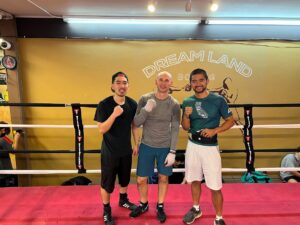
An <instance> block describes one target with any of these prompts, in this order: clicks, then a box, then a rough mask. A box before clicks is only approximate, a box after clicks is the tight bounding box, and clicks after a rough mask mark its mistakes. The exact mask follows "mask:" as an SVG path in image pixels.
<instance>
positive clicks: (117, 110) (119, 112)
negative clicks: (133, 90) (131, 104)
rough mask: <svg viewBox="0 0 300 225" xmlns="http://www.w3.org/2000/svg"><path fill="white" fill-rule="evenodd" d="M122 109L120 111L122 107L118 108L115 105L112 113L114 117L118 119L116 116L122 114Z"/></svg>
mask: <svg viewBox="0 0 300 225" xmlns="http://www.w3.org/2000/svg"><path fill="white" fill-rule="evenodd" d="M123 111H124V110H123V109H122V107H121V106H119V105H117V106H116V107H115V108H114V112H113V114H114V115H115V116H116V117H118V116H120V115H121V114H122V113H123Z"/></svg>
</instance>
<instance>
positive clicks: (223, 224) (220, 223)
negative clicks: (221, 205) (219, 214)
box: [215, 219, 226, 225]
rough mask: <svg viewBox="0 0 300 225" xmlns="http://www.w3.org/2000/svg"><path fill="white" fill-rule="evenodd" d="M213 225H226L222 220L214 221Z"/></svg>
mask: <svg viewBox="0 0 300 225" xmlns="http://www.w3.org/2000/svg"><path fill="white" fill-rule="evenodd" d="M215 225H226V223H225V221H224V220H223V219H219V220H217V219H216V220H215Z"/></svg>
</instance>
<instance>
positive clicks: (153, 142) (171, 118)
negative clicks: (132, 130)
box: [134, 92, 180, 150]
mask: <svg viewBox="0 0 300 225" xmlns="http://www.w3.org/2000/svg"><path fill="white" fill-rule="evenodd" d="M148 99H154V100H155V102H156V107H155V108H154V109H153V110H152V111H151V112H147V111H146V110H145V109H144V108H143V107H144V106H145V105H146V103H147V100H148ZM134 124H135V125H136V126H138V127H139V126H141V125H143V135H142V143H143V144H146V145H148V146H151V147H154V148H170V149H174V150H176V144H177V139H178V133H179V125H180V105H179V103H178V101H177V100H176V99H175V98H173V97H172V96H170V95H169V96H168V98H166V99H164V100H160V99H158V98H156V97H155V94H154V93H153V92H152V93H148V94H145V95H143V96H142V97H141V99H140V100H139V103H138V107H137V111H136V114H135V117H134Z"/></svg>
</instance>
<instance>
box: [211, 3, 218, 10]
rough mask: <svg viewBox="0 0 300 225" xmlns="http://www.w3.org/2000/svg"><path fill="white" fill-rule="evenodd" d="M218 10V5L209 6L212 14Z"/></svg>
mask: <svg viewBox="0 0 300 225" xmlns="http://www.w3.org/2000/svg"><path fill="white" fill-rule="evenodd" d="M218 8H219V5H218V4H217V3H212V4H211V6H210V10H211V11H212V12H215V11H217V10H218Z"/></svg>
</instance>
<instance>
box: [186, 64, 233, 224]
mask: <svg viewBox="0 0 300 225" xmlns="http://www.w3.org/2000/svg"><path fill="white" fill-rule="evenodd" d="M208 82H209V80H208V76H207V73H206V71H205V70H203V69H195V70H193V71H192V72H191V74H190V85H191V88H192V89H193V90H194V92H195V95H193V96H191V97H189V98H186V99H185V100H184V101H183V104H182V109H183V115H182V121H181V125H182V128H183V129H184V130H187V131H188V133H189V141H188V144H187V148H186V156H185V178H186V181H187V182H188V183H191V189H192V199H193V207H192V208H191V209H190V210H189V211H188V212H187V213H186V215H185V216H184V218H183V222H184V223H186V224H191V223H193V222H194V221H195V219H197V218H199V217H200V216H201V215H202V212H201V210H200V206H199V201H200V195H201V181H202V180H203V179H205V183H206V186H207V187H208V188H209V189H210V190H211V192H212V201H213V205H214V208H215V211H216V219H215V221H214V224H215V225H225V221H224V219H223V217H222V211H223V195H222V192H221V188H222V165H221V157H220V153H219V147H218V140H217V134H218V133H221V132H224V131H226V130H228V129H230V128H231V127H232V126H233V124H234V119H233V117H232V113H231V111H230V109H229V107H228V105H227V103H226V101H225V99H224V98H223V97H222V96H220V95H218V94H214V93H210V92H209V91H208V90H207V84H208ZM221 117H222V118H223V119H224V120H225V122H223V123H222V124H221V125H220V119H221Z"/></svg>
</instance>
